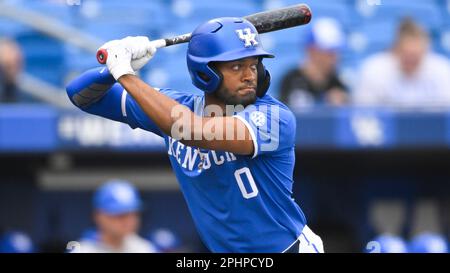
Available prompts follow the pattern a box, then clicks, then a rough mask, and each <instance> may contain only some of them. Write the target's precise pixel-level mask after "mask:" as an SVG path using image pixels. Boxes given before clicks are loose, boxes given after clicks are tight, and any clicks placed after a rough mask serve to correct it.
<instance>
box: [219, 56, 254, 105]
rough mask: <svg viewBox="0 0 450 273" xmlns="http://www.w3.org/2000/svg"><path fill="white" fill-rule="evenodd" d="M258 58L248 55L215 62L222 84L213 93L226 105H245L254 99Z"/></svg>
mask: <svg viewBox="0 0 450 273" xmlns="http://www.w3.org/2000/svg"><path fill="white" fill-rule="evenodd" d="M258 62H259V60H258V58H257V57H249V58H244V59H240V60H236V61H231V62H217V63H215V67H216V69H218V70H219V71H220V72H221V73H222V75H223V81H222V85H221V86H220V88H219V90H217V92H215V93H214V94H215V95H216V96H217V97H218V98H219V99H220V100H221V101H223V102H225V104H226V105H243V106H247V105H249V104H252V103H254V102H255V101H256V87H257V76H258V73H257V67H258Z"/></svg>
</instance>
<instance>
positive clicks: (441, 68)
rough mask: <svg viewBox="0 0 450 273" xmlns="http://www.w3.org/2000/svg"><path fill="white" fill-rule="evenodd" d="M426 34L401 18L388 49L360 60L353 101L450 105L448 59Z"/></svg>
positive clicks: (399, 104) (378, 104)
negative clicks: (436, 50) (433, 45)
mask: <svg viewBox="0 0 450 273" xmlns="http://www.w3.org/2000/svg"><path fill="white" fill-rule="evenodd" d="M429 46H430V41H429V37H428V34H427V32H426V31H425V30H423V29H422V28H421V27H420V26H419V25H417V24H416V23H414V22H413V21H412V20H410V19H405V20H403V21H402V23H401V25H400V27H399V30H398V34H397V38H396V41H395V43H394V46H393V48H392V49H391V50H389V51H387V52H382V53H377V54H375V55H373V56H370V57H369V58H368V59H367V60H365V61H364V62H363V63H362V66H361V70H360V75H359V77H358V79H359V80H358V81H357V82H358V83H357V84H356V86H355V88H354V90H353V92H352V100H353V103H354V104H355V105H362V106H393V107H448V106H450V62H449V60H448V59H447V58H446V57H444V56H440V55H438V54H435V53H433V52H431V51H430V49H429Z"/></svg>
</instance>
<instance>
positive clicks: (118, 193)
mask: <svg viewBox="0 0 450 273" xmlns="http://www.w3.org/2000/svg"><path fill="white" fill-rule="evenodd" d="M141 206H142V201H141V198H140V197H139V193H138V192H137V190H136V188H135V187H134V186H133V185H131V184H130V183H129V182H127V181H123V180H111V181H108V182H106V183H105V184H103V185H102V186H101V187H100V188H99V189H98V190H97V191H96V192H95V195H94V208H95V209H97V210H100V211H102V212H104V213H106V214H109V215H118V214H124V213H129V212H135V211H138V210H140V209H141Z"/></svg>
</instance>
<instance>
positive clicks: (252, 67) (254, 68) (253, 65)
mask: <svg viewBox="0 0 450 273" xmlns="http://www.w3.org/2000/svg"><path fill="white" fill-rule="evenodd" d="M250 68H251V69H252V70H254V71H256V70H257V69H258V65H257V64H252V65H251V66H250Z"/></svg>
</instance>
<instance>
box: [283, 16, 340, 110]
mask: <svg viewBox="0 0 450 273" xmlns="http://www.w3.org/2000/svg"><path fill="white" fill-rule="evenodd" d="M307 39H308V42H307V49H306V52H307V58H306V61H305V63H304V64H301V67H298V68H295V69H292V70H290V71H288V72H287V74H286V75H285V76H284V78H283V79H282V82H281V89H280V96H281V100H282V101H283V102H285V103H286V104H287V105H288V106H289V107H290V108H291V109H292V110H294V111H296V110H301V109H302V108H303V107H305V106H313V105H315V104H324V105H335V106H339V105H344V104H346V103H347V101H348V95H347V88H346V87H345V86H344V84H343V83H342V81H341V80H340V79H339V76H338V75H337V72H336V65H337V62H338V58H339V52H340V50H341V49H342V48H343V46H344V42H345V34H344V32H343V31H342V29H341V26H340V24H339V22H338V21H336V20H334V19H332V18H328V17H323V18H320V19H317V20H315V22H313V23H312V25H311V26H310V30H309V33H308V37H307Z"/></svg>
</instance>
